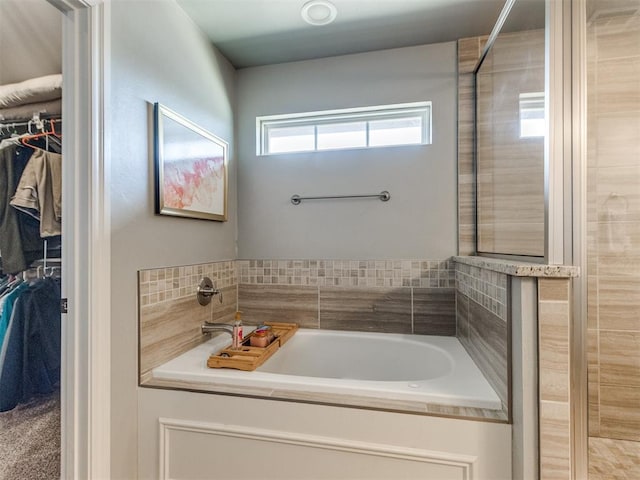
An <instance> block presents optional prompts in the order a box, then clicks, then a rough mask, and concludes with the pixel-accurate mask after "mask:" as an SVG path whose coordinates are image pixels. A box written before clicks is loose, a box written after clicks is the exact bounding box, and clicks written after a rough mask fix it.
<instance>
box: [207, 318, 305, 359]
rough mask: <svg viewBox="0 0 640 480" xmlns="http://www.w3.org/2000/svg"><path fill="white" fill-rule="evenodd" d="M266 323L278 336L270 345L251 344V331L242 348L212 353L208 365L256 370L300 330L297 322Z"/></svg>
mask: <svg viewBox="0 0 640 480" xmlns="http://www.w3.org/2000/svg"><path fill="white" fill-rule="evenodd" d="M265 325H268V326H270V327H271V329H272V331H273V334H274V335H275V337H276V338H275V339H274V340H273V342H271V343H270V344H269V345H267V346H266V347H252V346H250V343H249V342H250V340H249V339H250V338H251V337H252V336H253V332H251V333H250V334H249V335H247V336H246V337H244V339H243V340H242V347H241V348H240V349H238V350H232V349H231V347H229V348H225V349H223V350H221V351H219V352H218V353H216V354H215V355H211V356H210V357H209V359H208V360H207V367H209V368H235V369H236V370H246V371H251V370H255V369H256V368H258V367H259V366H260V365H262V364H263V363H264V362H266V361H267V360H268V359H269V358H271V356H272V355H273V354H274V353H276V351H277V350H278V349H279V348H280V347H281V346H283V345H284V344H285V343H286V342H287V341H288V340H289V339H290V338H291V337H293V334H294V333H296V331H297V330H298V324H297V323H277V322H265Z"/></svg>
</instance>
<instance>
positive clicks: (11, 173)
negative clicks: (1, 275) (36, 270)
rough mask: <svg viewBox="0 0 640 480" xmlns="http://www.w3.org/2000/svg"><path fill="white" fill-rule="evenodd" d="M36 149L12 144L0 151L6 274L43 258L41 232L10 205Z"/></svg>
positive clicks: (0, 228)
mask: <svg viewBox="0 0 640 480" xmlns="http://www.w3.org/2000/svg"><path fill="white" fill-rule="evenodd" d="M32 154H33V149H30V148H27V147H22V146H20V145H15V144H9V145H7V146H6V147H5V148H2V149H0V256H1V257H2V270H3V271H4V272H5V273H18V272H21V271H23V270H26V269H27V268H28V266H29V265H30V264H31V263H32V262H33V261H34V260H35V259H37V258H41V257H42V248H43V242H42V239H41V238H40V229H39V226H38V229H37V230H36V231H37V232H38V233H37V234H35V232H34V222H32V221H29V219H28V218H27V217H28V215H25V214H24V213H22V212H18V211H17V210H16V209H15V208H13V207H11V205H10V202H11V198H12V197H13V194H14V192H15V191H16V188H17V186H18V183H19V182H20V178H21V177H22V173H23V172H24V169H25V167H26V165H27V162H28V161H29V159H30V158H31V155H32Z"/></svg>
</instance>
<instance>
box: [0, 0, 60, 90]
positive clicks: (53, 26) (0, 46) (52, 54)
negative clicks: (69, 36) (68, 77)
mask: <svg viewBox="0 0 640 480" xmlns="http://www.w3.org/2000/svg"><path fill="white" fill-rule="evenodd" d="M61 72H62V14H61V13H60V12H59V11H58V10H57V9H56V8H55V7H53V6H51V5H50V4H49V3H47V1H46V0H0V85H4V84H6V83H16V82H21V81H23V80H27V79H28V78H34V77H41V76H43V75H49V74H52V73H61Z"/></svg>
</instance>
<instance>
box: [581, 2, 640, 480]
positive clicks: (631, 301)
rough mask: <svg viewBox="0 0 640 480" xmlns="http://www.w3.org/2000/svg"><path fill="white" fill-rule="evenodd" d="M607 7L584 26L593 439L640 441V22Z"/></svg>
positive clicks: (639, 449)
mask: <svg viewBox="0 0 640 480" xmlns="http://www.w3.org/2000/svg"><path fill="white" fill-rule="evenodd" d="M609 3H610V2H603V1H595V2H593V5H592V6H593V8H594V13H593V16H592V21H590V22H589V23H588V25H587V79H588V80H587V81H588V85H587V92H588V100H587V101H588V103H587V108H588V117H587V122H588V123H587V142H588V143H587V146H588V155H587V165H588V171H587V200H588V210H587V222H588V223H587V226H588V235H589V239H588V247H587V256H588V259H587V281H588V337H589V371H588V373H589V434H590V435H592V436H599V437H606V438H615V439H622V440H632V441H635V442H640V82H639V80H638V78H639V76H640V15H639V14H638V13H637V10H636V13H635V14H631V15H630V14H629V11H627V12H626V13H624V14H621V13H622V11H618V12H617V14H611V12H610V11H609V10H608V9H609V8H610V5H609ZM603 12H604V13H605V15H600V13H603ZM628 445H629V447H627V448H626V449H627V450H629V451H630V450H631V446H632V445H633V444H631V443H629V444H628ZM638 445H639V444H637V443H636V447H635V451H636V453H638V452H640V447H639V446H638ZM622 450H623V449H622V448H621V449H620V451H622ZM620 462H623V460H620ZM636 471H637V470H636ZM616 478H618V477H616ZM619 478H631V477H619Z"/></svg>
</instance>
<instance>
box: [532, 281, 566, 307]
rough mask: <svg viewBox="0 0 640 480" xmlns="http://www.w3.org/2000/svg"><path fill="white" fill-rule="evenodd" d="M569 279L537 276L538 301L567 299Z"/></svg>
mask: <svg viewBox="0 0 640 480" xmlns="http://www.w3.org/2000/svg"><path fill="white" fill-rule="evenodd" d="M569 285H570V283H569V280H567V279H566V278H539V279H538V298H539V300H540V301H545V300H551V301H565V302H567V301H569Z"/></svg>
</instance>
